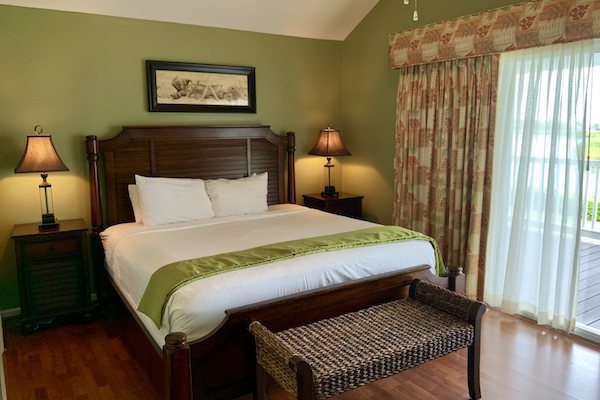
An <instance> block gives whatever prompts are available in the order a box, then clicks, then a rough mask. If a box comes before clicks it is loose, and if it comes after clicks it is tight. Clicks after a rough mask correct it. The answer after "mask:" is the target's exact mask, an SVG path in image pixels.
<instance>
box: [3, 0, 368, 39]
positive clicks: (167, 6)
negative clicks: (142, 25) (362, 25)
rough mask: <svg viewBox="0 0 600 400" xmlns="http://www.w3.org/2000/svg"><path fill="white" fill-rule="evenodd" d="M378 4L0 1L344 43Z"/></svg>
mask: <svg viewBox="0 0 600 400" xmlns="http://www.w3.org/2000/svg"><path fill="white" fill-rule="evenodd" d="M378 2H379V0H52V1H48V0H0V4H8V5H15V6H23V7H33V8H45V9H51V10H62V11H74V12H81V13H88V14H100V15H110V16H117V17H126V18H137V19H146V20H152V21H166V22H178V23H183V24H191V25H201V26H210V27H218V28H229V29H237V30H243V31H252V32H263V33H272V34H279V35H286V36H297V37H305V38H313V39H329V40H344V39H345V38H346V37H347V36H348V35H349V34H350V32H352V30H353V29H354V28H355V27H356V26H357V25H358V23H359V22H360V21H361V20H362V19H363V18H364V17H365V16H366V15H367V14H368V13H369V11H371V9H372V8H373V7H374V6H375V4H377V3H378Z"/></svg>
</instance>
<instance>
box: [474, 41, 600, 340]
mask: <svg viewBox="0 0 600 400" xmlns="http://www.w3.org/2000/svg"><path fill="white" fill-rule="evenodd" d="M593 55H594V45H593V41H591V40H589V41H581V42H576V43H569V44H559V45H552V46H546V47H538V48H534V49H527V50H521V51H514V52H509V53H504V54H502V56H501V58H500V80H499V84H498V109H497V120H496V121H497V125H496V137H495V150H494V152H495V153H494V172H493V178H492V204H491V215H490V228H489V235H488V253H487V259H486V274H485V290H484V300H485V301H486V302H487V303H489V304H490V305H491V306H493V307H500V308H501V310H502V311H504V312H507V313H510V314H521V315H525V316H527V317H531V318H534V319H535V320H537V322H538V324H540V325H551V326H553V327H555V328H558V329H562V330H565V331H567V332H570V331H571V330H572V329H573V328H574V326H575V308H576V293H577V280H578V269H579V239H580V221H581V212H582V208H581V204H582V203H581V187H582V182H583V169H584V145H585V132H586V129H585V128H586V126H587V118H588V116H587V104H588V96H589V87H590V85H589V83H590V79H591V69H592V66H593Z"/></svg>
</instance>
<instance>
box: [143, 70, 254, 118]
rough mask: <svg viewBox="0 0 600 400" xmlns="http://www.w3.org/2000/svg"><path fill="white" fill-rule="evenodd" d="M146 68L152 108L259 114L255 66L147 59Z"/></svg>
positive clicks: (172, 110)
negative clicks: (257, 109)
mask: <svg viewBox="0 0 600 400" xmlns="http://www.w3.org/2000/svg"><path fill="white" fill-rule="evenodd" d="M146 71H147V79H148V108H149V111H153V112H155V111H158V112H209V113H223V112H224V113H256V82H255V75H256V74H255V70H254V68H252V67H233V66H224V65H210V64H192V63H180V62H167V61H150V60H148V61H146Z"/></svg>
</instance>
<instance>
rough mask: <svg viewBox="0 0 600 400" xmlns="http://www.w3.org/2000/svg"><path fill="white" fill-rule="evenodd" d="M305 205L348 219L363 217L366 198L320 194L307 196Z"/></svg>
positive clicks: (352, 195)
mask: <svg viewBox="0 0 600 400" xmlns="http://www.w3.org/2000/svg"><path fill="white" fill-rule="evenodd" d="M303 197H304V205H305V206H307V207H311V208H316V209H318V210H323V211H327V212H330V213H332V214H340V215H345V216H346V217H353V218H361V217H362V199H363V197H364V196H358V195H356V194H350V193H342V192H340V194H339V195H338V196H323V195H321V194H320V193H315V194H305V195H303Z"/></svg>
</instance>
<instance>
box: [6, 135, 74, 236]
mask: <svg viewBox="0 0 600 400" xmlns="http://www.w3.org/2000/svg"><path fill="white" fill-rule="evenodd" d="M33 130H34V132H35V135H27V146H26V147H25V154H23V158H22V159H21V162H20V163H19V166H18V167H17V168H15V173H16V174H19V173H25V172H41V176H42V180H43V181H42V183H40V186H39V187H40V202H41V205H42V223H41V224H40V225H39V229H40V230H45V229H56V228H58V227H59V223H58V222H57V221H56V219H55V218H54V206H53V204H52V185H50V183H48V182H47V181H46V178H47V177H48V172H54V171H68V170H69V168H67V167H66V166H65V164H64V163H63V162H62V160H61V159H60V157H59V156H58V154H57V153H56V149H55V148H54V144H52V138H51V137H50V135H42V132H43V128H42V127H41V125H36V126H35V128H33Z"/></svg>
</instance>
